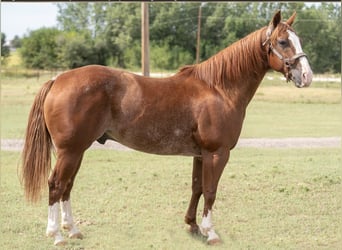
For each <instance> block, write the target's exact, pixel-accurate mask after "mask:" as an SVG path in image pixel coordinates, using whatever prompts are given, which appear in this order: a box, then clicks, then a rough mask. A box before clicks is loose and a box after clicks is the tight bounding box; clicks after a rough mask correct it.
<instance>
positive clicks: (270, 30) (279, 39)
mask: <svg viewBox="0 0 342 250" xmlns="http://www.w3.org/2000/svg"><path fill="white" fill-rule="evenodd" d="M295 17H296V13H294V14H293V15H292V16H291V17H290V18H289V19H288V20H287V21H286V22H281V14H280V11H278V12H277V13H276V14H275V15H274V16H273V19H272V21H271V22H270V24H269V25H268V27H267V30H266V40H265V42H264V43H263V45H264V46H266V48H267V50H268V64H269V66H270V67H271V68H272V69H274V70H276V71H278V72H282V73H283V74H284V76H285V77H286V80H287V81H290V80H292V81H293V82H294V83H295V85H296V86H297V87H298V88H301V87H307V86H309V85H310V83H311V81H312V70H311V68H310V65H309V61H308V59H307V56H306V54H305V53H304V52H303V50H302V46H301V43H300V39H299V37H298V36H297V34H296V32H295V31H294V30H293V28H292V27H291V25H292V23H293V21H294V19H295Z"/></svg>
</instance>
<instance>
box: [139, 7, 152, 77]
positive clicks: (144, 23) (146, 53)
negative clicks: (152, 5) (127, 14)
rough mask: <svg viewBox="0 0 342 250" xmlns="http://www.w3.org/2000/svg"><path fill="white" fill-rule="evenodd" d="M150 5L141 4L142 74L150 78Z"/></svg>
mask: <svg viewBox="0 0 342 250" xmlns="http://www.w3.org/2000/svg"><path fill="white" fill-rule="evenodd" d="M148 19H149V16H148V3H146V2H142V3H141V66H142V74H143V75H144V76H150V48H149V47H150V45H149V41H150V35H149V22H148Z"/></svg>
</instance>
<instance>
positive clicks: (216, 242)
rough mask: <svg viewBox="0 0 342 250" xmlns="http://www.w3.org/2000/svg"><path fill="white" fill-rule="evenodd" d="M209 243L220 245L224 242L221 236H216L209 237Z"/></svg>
mask: <svg viewBox="0 0 342 250" xmlns="http://www.w3.org/2000/svg"><path fill="white" fill-rule="evenodd" d="M207 243H208V245H211V246H212V245H219V244H221V243H222V241H221V240H220V238H214V239H210V240H209V239H208V241H207Z"/></svg>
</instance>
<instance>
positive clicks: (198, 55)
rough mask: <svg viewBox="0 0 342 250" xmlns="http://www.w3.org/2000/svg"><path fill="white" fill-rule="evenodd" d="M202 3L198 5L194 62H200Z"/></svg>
mask: <svg viewBox="0 0 342 250" xmlns="http://www.w3.org/2000/svg"><path fill="white" fill-rule="evenodd" d="M201 18H202V3H201V4H200V6H199V7H198V22H197V46H196V63H199V62H200V46H201V42H200V41H201Z"/></svg>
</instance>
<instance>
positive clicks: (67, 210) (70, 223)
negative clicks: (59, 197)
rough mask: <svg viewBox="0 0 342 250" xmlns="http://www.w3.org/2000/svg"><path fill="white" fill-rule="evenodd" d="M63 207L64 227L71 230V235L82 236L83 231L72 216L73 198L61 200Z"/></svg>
mask: <svg viewBox="0 0 342 250" xmlns="http://www.w3.org/2000/svg"><path fill="white" fill-rule="evenodd" d="M61 209H62V226H63V228H64V229H67V230H68V231H69V237H70V238H72V237H77V238H82V234H81V232H80V231H79V230H78V228H77V227H76V226H75V224H74V219H73V217H72V211H71V200H70V199H69V200H67V201H63V202H61Z"/></svg>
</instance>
